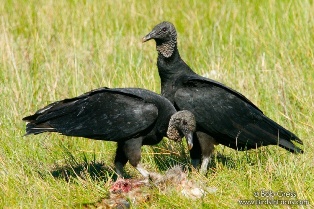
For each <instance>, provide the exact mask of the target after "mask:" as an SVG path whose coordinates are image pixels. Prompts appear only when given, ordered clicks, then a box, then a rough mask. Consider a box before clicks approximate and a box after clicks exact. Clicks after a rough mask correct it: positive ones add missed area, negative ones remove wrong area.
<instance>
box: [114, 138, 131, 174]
mask: <svg viewBox="0 0 314 209" xmlns="http://www.w3.org/2000/svg"><path fill="white" fill-rule="evenodd" d="M123 147H124V143H120V142H118V147H117V150H116V157H115V159H114V164H115V169H116V173H117V174H118V176H119V177H123V167H124V166H125V164H126V163H127V162H128V158H127V156H126V155H125V154H124V150H123Z"/></svg>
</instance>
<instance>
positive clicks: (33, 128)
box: [24, 122, 56, 136]
mask: <svg viewBox="0 0 314 209" xmlns="http://www.w3.org/2000/svg"><path fill="white" fill-rule="evenodd" d="M44 132H56V129H55V128H53V127H51V126H50V125H49V124H46V123H41V124H35V123H32V122H30V123H28V124H27V125H26V134H25V135H24V136H27V135H30V134H35V135H36V134H40V133H44Z"/></svg>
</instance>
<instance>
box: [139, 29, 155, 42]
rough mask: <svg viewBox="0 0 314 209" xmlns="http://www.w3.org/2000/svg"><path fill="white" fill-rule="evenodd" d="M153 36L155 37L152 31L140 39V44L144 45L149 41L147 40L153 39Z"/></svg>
mask: <svg viewBox="0 0 314 209" xmlns="http://www.w3.org/2000/svg"><path fill="white" fill-rule="evenodd" d="M154 36H155V31H152V32H150V33H149V34H147V35H146V36H144V37H143V38H142V42H143V43H144V42H146V41H149V40H151V39H153V38H154Z"/></svg>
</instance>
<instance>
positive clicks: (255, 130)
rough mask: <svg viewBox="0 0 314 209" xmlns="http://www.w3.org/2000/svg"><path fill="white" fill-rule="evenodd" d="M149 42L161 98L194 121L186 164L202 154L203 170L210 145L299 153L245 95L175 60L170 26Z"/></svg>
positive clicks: (160, 28)
mask: <svg viewBox="0 0 314 209" xmlns="http://www.w3.org/2000/svg"><path fill="white" fill-rule="evenodd" d="M151 39H154V40H155V41H156V48H157V51H158V58H157V67H158V72H159V76H160V79H161V92H162V95H163V96H165V97H166V98H168V99H169V100H170V101H171V102H172V103H173V104H174V106H175V107H176V108H177V109H178V110H189V111H191V112H192V113H193V114H194V116H195V118H196V123H197V132H198V133H199V132H201V134H196V133H195V137H194V147H193V149H192V150H191V158H192V163H193V164H194V165H195V164H197V163H198V162H199V161H200V158H201V156H200V152H201V151H200V150H202V152H203V163H202V167H201V170H202V171H203V172H204V171H205V170H206V169H207V163H208V161H209V160H208V158H209V155H210V153H211V152H210V151H208V147H212V146H213V145H212V143H215V142H216V143H220V144H223V145H225V146H228V147H231V148H233V149H237V150H245V149H252V148H256V147H260V146H266V145H279V146H280V147H283V148H285V149H287V150H289V151H290V152H303V151H302V150H301V149H300V148H298V147H296V146H295V145H294V144H293V143H292V142H291V141H296V142H298V143H300V144H302V141H301V140H300V139H299V138H298V137H297V136H296V135H295V134H293V133H291V132H290V131H288V130H287V129H285V128H283V127H282V126H280V125H279V124H277V123H276V122H274V121H273V120H271V119H269V118H268V117H266V116H265V115H264V114H263V112H262V111H261V110H260V109H259V108H258V107H257V106H255V105H254V104H253V103H252V102H251V101H250V100H248V99H247V98H246V97H245V96H243V95H242V94H240V93H239V92H237V91H235V90H233V89H231V88H229V87H227V86H225V85H223V84H221V83H219V82H217V81H214V80H211V79H207V78H204V77H202V76H199V75H197V74H196V73H195V72H193V70H192V69H191V68H190V67H189V66H188V65H187V64H186V63H185V62H184V61H183V60H182V59H181V57H180V54H179V51H178V48H177V33H176V29H175V27H174V26H173V24H172V23H170V22H162V23H160V24H158V25H156V26H155V27H154V28H153V30H152V31H151V32H150V33H149V34H147V35H146V36H145V37H144V38H143V42H146V41H148V40H151ZM198 135H199V136H198ZM196 138H198V139H199V142H197V140H196ZM198 144H200V146H201V147H200V146H199V145H198ZM204 158H205V160H204Z"/></svg>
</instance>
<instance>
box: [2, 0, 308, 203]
mask: <svg viewBox="0 0 314 209" xmlns="http://www.w3.org/2000/svg"><path fill="white" fill-rule="evenodd" d="M313 11H314V4H313V2H312V1H307V0H304V1H275V0H266V1H257V0H256V1H254V0H253V1H231V0H221V1H210V2H208V1H205V0H203V1H196V0H195V1H179V0H174V1H165V0H162V1H158V2H155V1H143V0H141V1H130V0H127V1H112V0H108V1H91V0H85V1H77V0H71V1H65V0H60V1H52V0H47V1H46V0H39V1H35V0H30V1H23V0H20V1H18V0H16V1H14V0H8V1H5V0H0V14H1V15H0V99H1V102H0V112H1V114H0V136H1V140H0V142H1V146H0V208H80V207H83V205H84V204H85V203H93V202H97V201H98V200H100V199H102V198H104V197H106V195H107V194H108V188H109V183H110V180H111V179H112V177H113V174H114V172H113V155H114V152H115V144H114V143H110V142H102V141H93V140H88V139H78V138H71V137H64V136H60V135H57V134H41V135H37V136H29V137H22V136H23V134H24V133H25V123H24V122H23V121H22V120H21V119H22V117H23V116H26V115H29V114H32V113H34V111H35V110H37V109H38V108H41V107H43V106H45V105H47V104H48V103H50V102H53V101H55V100H60V99H64V98H67V97H73V96H77V95H79V94H82V93H84V92H86V91H89V90H91V89H95V88H98V87H102V86H108V87H135V86H136V87H143V88H147V89H150V90H153V91H156V92H160V82H159V77H158V73H157V67H156V58H157V53H156V51H155V43H154V42H153V41H152V42H148V43H145V44H142V43H141V38H142V37H143V36H144V35H146V34H147V33H148V32H149V31H150V30H151V29H152V28H153V26H154V25H156V24H157V23H159V22H161V21H163V20H168V21H171V22H173V23H174V24H175V26H176V27H177V30H178V42H179V50H180V52H181V56H182V57H183V59H184V60H185V61H186V62H187V63H188V64H189V65H190V66H191V67H192V68H193V69H194V70H195V71H196V72H197V73H199V74H202V75H205V76H209V77H211V78H212V79H215V80H218V81H221V82H223V83H225V84H226V85H228V86H230V87H232V88H234V89H236V90H238V91H239V92H241V93H243V94H244V95H245V96H247V97H248V98H249V99H250V100H251V101H253V102H254V103H255V104H256V105H257V106H259V107H260V108H261V109H262V110H263V111H264V113H265V114H266V115H267V116H268V117H270V118H272V119H273V120H275V121H277V122H278V123H280V124H282V125H283V126H284V127H286V128H287V129H289V130H291V131H293V132H294V133H296V134H297V135H298V136H299V137H300V138H301V139H302V140H303V141H304V146H303V148H304V151H305V153H304V154H303V155H294V154H290V153H288V152H286V151H285V150H283V149H281V148H278V147H276V146H269V147H263V148H261V149H258V150H251V151H248V152H236V151H234V150H231V149H229V148H226V147H223V146H217V149H216V155H215V157H214V160H213V162H212V163H211V165H210V166H211V168H210V170H209V172H208V174H207V175H206V176H201V175H200V174H198V173H197V172H196V171H193V170H192V171H191V172H190V173H189V177H190V178H192V179H195V180H197V181H202V182H205V184H206V185H208V186H209V187H215V188H217V192H216V193H213V194H208V195H206V196H205V197H204V198H202V199H199V200H192V201H191V200H190V199H187V198H185V197H182V196H181V195H180V194H176V193H175V192H171V191H170V192H169V193H163V192H160V191H159V190H158V189H155V190H154V189H153V190H152V191H151V192H152V198H151V201H149V202H145V203H141V204H138V205H134V206H133V207H135V208H242V207H243V208H246V207H250V206H242V205H239V204H238V201H239V200H250V199H254V192H259V191H273V192H277V191H283V192H293V193H296V194H297V197H296V198H286V199H287V200H307V201H309V202H310V205H307V206H304V205H303V206H297V205H290V206H289V205H276V206H274V205H273V206H270V205H260V206H257V207H261V208H297V207H304V208H307V207H308V208H310V207H314V206H313V204H314V178H313V176H314V154H313V153H314V145H313V140H314V136H313V132H314V113H313V110H314V51H313V50H314V36H313V34H314V13H313ZM159 147H162V148H164V149H165V150H163V151H159V152H156V150H158V149H157V148H156V147H154V148H153V149H152V148H151V147H143V159H142V161H143V163H144V165H145V167H146V168H148V169H149V170H151V171H156V172H160V173H163V172H165V170H166V169H168V168H169V167H170V166H171V165H174V164H177V163H179V164H183V165H184V166H189V164H188V160H189V159H188V155H186V152H184V147H182V145H179V144H173V143H170V142H168V141H167V139H165V140H164V142H163V143H162V144H160V145H159ZM169 147H171V148H172V149H173V151H174V152H175V153H174V154H169V153H170V152H169V151H167V149H168V148H169ZM176 153H177V154H176ZM180 153H181V154H180ZM126 170H127V172H128V173H129V175H130V176H131V177H137V176H138V173H137V172H136V171H135V170H134V169H133V168H132V167H131V166H130V165H128V166H127V167H126ZM261 199H263V198H261ZM265 199H266V198H264V199H263V200H265ZM275 199H282V198H278V197H276V198H275ZM251 207H253V206H251ZM254 207H255V206H254Z"/></svg>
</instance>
